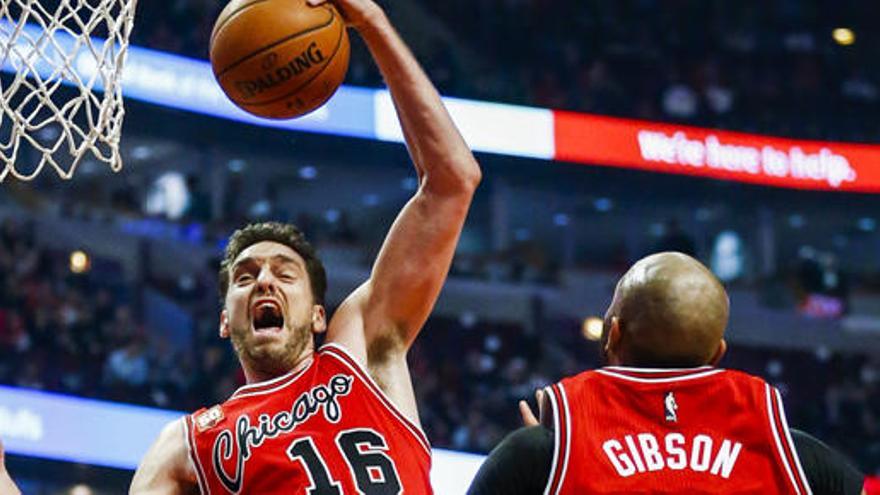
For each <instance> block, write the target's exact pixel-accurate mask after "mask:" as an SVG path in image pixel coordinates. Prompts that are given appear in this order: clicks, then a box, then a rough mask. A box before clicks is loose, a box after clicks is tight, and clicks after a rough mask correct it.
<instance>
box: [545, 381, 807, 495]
mask: <svg viewBox="0 0 880 495" xmlns="http://www.w3.org/2000/svg"><path fill="white" fill-rule="evenodd" d="M547 392H548V396H549V398H550V402H551V405H552V408H553V413H554V414H553V416H554V438H555V450H554V454H553V465H552V471H551V473H550V479H549V480H548V482H547V488H546V490H545V491H544V495H574V494H577V495H583V494H603V493H617V494H623V493H626V494H632V493H688V494H698V493H736V494H746V493H748V494H762V495H773V494H801V495H806V494H810V493H811V492H810V487H809V485H808V484H807V480H806V477H805V476H804V473H803V469H802V468H801V465H800V461H799V460H798V457H797V453H796V452H795V450H794V444H793V443H792V440H791V436H790V434H789V432H788V425H787V423H786V420H785V412H784V411H783V409H782V401H781V399H780V397H779V392H778V391H777V390H776V389H775V388H773V387H771V386H770V385H768V384H767V383H766V382H764V381H763V380H761V379H760V378H757V377H754V376H751V375H747V374H745V373H741V372H738V371H731V370H723V369H716V368H711V367H708V366H705V367H701V368H693V369H681V370H654V369H644V368H624V367H607V368H603V369H600V370H596V371H587V372H585V373H581V374H580V375H577V376H574V377H570V378H566V379H564V380H562V381H561V382H559V383H557V384H555V385H552V386H551V387H548V388H547Z"/></svg>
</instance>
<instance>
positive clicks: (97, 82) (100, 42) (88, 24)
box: [0, 0, 137, 182]
mask: <svg viewBox="0 0 880 495" xmlns="http://www.w3.org/2000/svg"><path fill="white" fill-rule="evenodd" d="M136 3H137V0H0V110H2V112H0V160H2V163H0V182H2V181H3V180H4V179H6V178H7V177H8V176H10V175H11V176H13V177H16V178H18V179H21V180H31V179H33V178H35V177H36V176H37V175H39V174H40V172H41V171H42V170H43V168H45V167H46V166H47V165H49V166H51V167H52V168H54V169H55V170H56V171H57V172H58V175H59V176H60V177H61V178H63V179H70V178H71V177H73V174H74V172H75V171H76V168H77V166H78V165H80V164H81V163H83V162H84V161H85V160H96V161H98V162H103V163H106V164H107V165H109V166H110V168H111V169H112V170H114V171H118V170H119V169H120V168H121V167H122V160H121V158H120V155H119V139H120V135H121V133H122V119H123V115H124V109H123V104H122V87H121V83H122V67H123V63H124V60H125V54H126V52H127V49H128V39H129V35H130V34H131V29H132V26H133V24H134V12H135V7H136Z"/></svg>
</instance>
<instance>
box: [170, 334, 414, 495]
mask: <svg viewBox="0 0 880 495" xmlns="http://www.w3.org/2000/svg"><path fill="white" fill-rule="evenodd" d="M185 424H186V435H187V445H188V447H189V454H190V458H191V459H192V462H193V464H194V467H195V470H196V473H197V474H198V479H199V489H200V490H201V493H203V494H211V495H221V494H259V495H272V494H279V495H281V494H284V495H342V494H358V493H359V494H371V495H372V494H375V495H379V494H383V495H384V494H413V495H422V494H426V493H431V485H430V478H429V471H430V467H431V450H430V446H429V445H428V441H427V439H426V437H425V435H424V433H422V431H421V429H420V428H419V427H418V426H416V425H415V424H413V423H412V422H411V421H409V420H408V419H407V418H406V417H404V415H403V414H402V413H401V412H399V411H398V410H397V409H396V408H395V407H394V405H393V404H392V403H391V402H390V401H389V400H388V398H387V397H386V396H385V394H384V393H382V391H381V390H380V389H379V387H378V386H377V385H376V383H375V382H373V380H372V379H371V378H370V376H369V375H368V374H367V373H366V372H365V371H364V369H363V368H362V367H361V366H360V365H359V364H358V363H357V361H355V359H354V358H352V356H351V355H350V354H348V353H347V352H346V351H345V350H344V349H343V348H342V347H340V346H338V345H334V344H327V345H325V346H323V347H322V348H321V349H320V350H319V351H318V352H316V353H315V357H314V360H313V361H312V363H311V364H310V365H309V367H308V368H306V369H304V370H302V371H299V372H297V373H291V374H287V375H285V376H282V377H279V378H275V379H273V380H269V381H265V382H261V383H255V384H252V385H246V386H244V387H242V388H240V389H238V391H236V392H235V393H234V394H233V395H232V397H230V398H229V400H227V401H226V402H224V403H223V404H220V405H217V406H214V407H212V408H210V409H201V410H199V411H197V412H196V413H194V414H192V415H191V416H187V417H186V421H185Z"/></svg>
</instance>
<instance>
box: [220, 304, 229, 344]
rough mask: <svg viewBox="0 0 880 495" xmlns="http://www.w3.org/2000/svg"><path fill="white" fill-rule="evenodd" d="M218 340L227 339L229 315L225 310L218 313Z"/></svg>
mask: <svg viewBox="0 0 880 495" xmlns="http://www.w3.org/2000/svg"><path fill="white" fill-rule="evenodd" d="M219 331H220V338H221V339H225V338H229V313H227V312H226V309H224V310H223V311H221V312H220V329H219Z"/></svg>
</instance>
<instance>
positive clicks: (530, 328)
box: [0, 221, 880, 472]
mask: <svg viewBox="0 0 880 495" xmlns="http://www.w3.org/2000/svg"><path fill="white" fill-rule="evenodd" d="M32 239H33V237H32V235H30V233H29V229H28V226H27V225H21V224H17V223H15V222H9V221H7V222H5V223H3V224H2V228H0V383H2V384H8V385H14V386H20V387H27V388H32V389H41V390H49V391H58V392H63V393H68V394H75V395H79V396H85V397H95V398H101V399H109V400H115V401H122V402H129V403H137V404H143V405H148V406H156V407H162V408H169V409H176V410H183V411H192V410H195V409H197V408H199V407H201V406H206V405H211V404H214V403H219V402H222V401H224V400H225V399H226V398H227V397H228V396H229V395H230V394H231V393H232V392H233V391H234V390H235V389H236V388H237V387H239V386H241V385H242V384H243V383H244V377H243V375H242V373H241V371H240V368H239V366H238V362H237V360H236V358H235V356H234V354H233V353H232V350H231V346H230V344H229V342H228V341H224V340H221V339H219V338H218V337H217V335H216V318H217V312H218V308H217V299H216V293H215V292H214V290H213V289H212V288H210V287H209V285H210V284H206V285H203V284H196V287H197V289H195V290H192V291H190V292H189V293H188V297H182V296H183V295H182V294H176V295H175V297H176V299H177V300H179V301H180V304H181V305H184V306H186V307H187V309H188V310H191V311H192V313H193V315H194V316H195V318H196V325H195V326H196V329H195V332H194V334H193V339H192V340H193V342H192V343H191V345H187V346H182V347H181V346H173V345H171V343H170V342H168V341H166V340H165V339H164V338H162V337H159V335H162V333H161V332H157V331H156V330H157V329H151V328H147V327H146V325H145V323H144V321H145V318H144V317H143V315H142V314H141V312H142V311H141V310H140V309H139V304H138V296H137V291H138V290H142V289H143V287H140V288H136V287H131V286H127V285H126V284H125V283H124V282H122V277H121V275H120V273H119V269H118V267H115V266H113V264H111V263H105V262H101V260H92V265H91V270H89V271H87V272H85V273H80V274H76V273H72V272H71V270H70V266H69V260H68V257H67V254H66V253H60V252H58V253H56V252H52V251H48V250H45V249H43V248H41V247H40V246H38V245H36V244H34V242H33V240H32ZM158 290H167V288H163V287H158ZM410 362H411V366H412V375H413V382H414V384H415V387H416V394H417V396H418V399H419V403H420V412H421V414H422V421H423V424H424V426H425V429H426V431H427V433H428V435H429V437H430V438H431V440H432V442H433V444H434V445H435V446H436V447H445V448H451V449H456V450H465V451H472V452H482V453H485V452H488V451H489V450H490V449H491V448H492V447H493V446H494V445H496V444H497V443H498V441H499V440H500V439H501V438H503V436H504V435H505V434H506V433H507V432H509V431H511V430H512V429H514V428H516V427H517V426H518V425H519V416H518V412H517V409H516V404H517V401H518V400H519V399H523V398H530V397H531V396H532V394H533V391H534V390H535V389H536V388H538V387H540V386H543V385H546V384H548V383H551V382H553V381H555V380H557V379H559V378H560V377H562V376H564V375H568V374H573V373H576V372H578V371H580V370H583V369H587V368H593V367H596V366H598V365H599V359H598V350H597V348H596V344H595V343H593V342H590V341H587V340H585V339H584V337H583V335H582V333H581V326H580V322H575V321H557V320H553V321H544V322H539V323H538V324H529V323H527V322H523V323H522V324H500V323H494V322H488V321H481V320H480V319H479V317H478V316H477V315H475V314H470V313H465V314H462V315H460V317H459V318H457V319H451V318H442V317H433V318H432V319H431V320H430V321H429V322H428V323H427V324H426V326H425V328H424V330H423V332H422V335H421V337H420V338H419V339H418V341H417V343H416V345H415V347H414V349H413V350H412V352H411V353H410ZM723 364H724V365H725V366H726V367H732V368H741V369H745V370H746V371H749V372H752V373H755V374H758V375H761V376H763V377H765V378H766V379H768V380H769V381H770V382H771V383H773V384H774V385H776V386H778V387H779V388H780V389H781V390H782V392H783V394H784V396H785V400H786V405H787V410H788V414H789V416H790V423H791V424H793V425H795V426H796V427H799V428H802V429H804V430H806V431H809V432H812V433H814V434H815V435H817V436H818V437H820V438H822V439H823V440H825V441H827V442H829V443H830V444H832V445H834V446H836V447H839V448H841V449H842V450H843V451H844V452H846V453H847V454H848V455H849V456H850V457H852V458H853V459H854V460H855V461H856V462H857V463H858V464H859V465H860V467H862V468H863V469H866V470H869V471H871V472H876V471H878V469H880V393H878V392H880V390H878V387H880V361H878V360H877V359H876V358H874V359H872V358H870V357H868V356H862V355H838V354H834V353H832V352H830V351H828V350H827V349H817V350H816V351H815V352H814V353H804V352H793V351H780V350H771V349H752V348H739V347H736V346H734V348H733V349H732V350H731V352H730V354H729V356H728V358H726V360H725V361H724V363H723ZM804 377H810V379H809V380H805V379H804Z"/></svg>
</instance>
